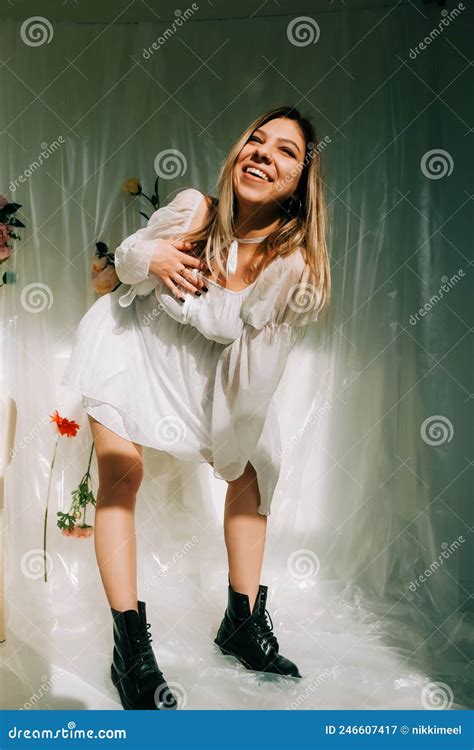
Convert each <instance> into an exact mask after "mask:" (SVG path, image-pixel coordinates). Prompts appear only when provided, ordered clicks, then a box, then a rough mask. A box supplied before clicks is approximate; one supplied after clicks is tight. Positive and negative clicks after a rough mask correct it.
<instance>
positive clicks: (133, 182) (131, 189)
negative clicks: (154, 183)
mask: <svg viewBox="0 0 474 750" xmlns="http://www.w3.org/2000/svg"><path fill="white" fill-rule="evenodd" d="M122 189H123V191H124V193H127V194H128V195H140V193H141V192H142V186H141V184H140V178H139V177H129V178H128V180H125V182H124V183H123V186H122Z"/></svg>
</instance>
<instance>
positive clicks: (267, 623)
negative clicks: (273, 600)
mask: <svg viewBox="0 0 474 750" xmlns="http://www.w3.org/2000/svg"><path fill="white" fill-rule="evenodd" d="M267 618H268V620H267ZM255 622H256V623H257V627H258V632H259V635H261V636H262V637H263V638H264V640H266V641H268V643H270V645H271V646H272V648H274V649H275V651H278V648H279V644H278V640H277V637H276V635H275V634H274V632H273V622H272V618H271V617H270V612H269V611H268V609H265V610H264V611H263V613H261V614H259V615H258V617H257V618H256V620H255Z"/></svg>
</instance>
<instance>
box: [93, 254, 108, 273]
mask: <svg viewBox="0 0 474 750" xmlns="http://www.w3.org/2000/svg"><path fill="white" fill-rule="evenodd" d="M106 265H107V258H106V257H105V256H102V258H94V260H93V261H92V265H91V271H92V275H93V276H94V274H98V273H100V272H101V271H103V270H104V268H105V266H106Z"/></svg>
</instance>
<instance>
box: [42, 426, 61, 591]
mask: <svg viewBox="0 0 474 750" xmlns="http://www.w3.org/2000/svg"><path fill="white" fill-rule="evenodd" d="M58 443H59V436H58V437H57V438H56V444H55V446H54V452H53V460H52V461H51V467H50V469H49V482H48V494H47V495H46V508H45V510H44V528H43V567H44V580H45V583H46V582H47V580H48V568H47V565H46V532H47V528H48V503H49V492H50V489H51V479H52V478H53V469H54V462H55V460H56V451H57V449H58Z"/></svg>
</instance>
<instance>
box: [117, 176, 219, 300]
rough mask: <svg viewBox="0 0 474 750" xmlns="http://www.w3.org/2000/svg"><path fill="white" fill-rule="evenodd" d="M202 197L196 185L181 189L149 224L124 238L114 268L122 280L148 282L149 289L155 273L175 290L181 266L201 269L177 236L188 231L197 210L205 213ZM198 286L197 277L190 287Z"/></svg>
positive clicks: (126, 281)
mask: <svg viewBox="0 0 474 750" xmlns="http://www.w3.org/2000/svg"><path fill="white" fill-rule="evenodd" d="M203 198H204V196H203V194H202V193H201V192H200V191H199V190H195V189H194V188H188V189H186V190H181V191H180V192H179V193H178V194H177V195H176V196H175V197H174V199H173V200H172V201H171V202H170V203H168V204H167V205H166V206H163V207H162V208H159V209H158V210H157V211H155V212H154V213H153V214H152V216H151V217H150V219H149V221H148V224H147V226H146V227H144V228H143V229H139V230H138V231H136V232H134V233H133V234H132V235H130V236H129V237H127V238H126V239H125V240H123V242H122V243H121V244H120V245H119V246H118V247H117V248H116V251H115V270H116V273H117V276H118V278H119V279H120V281H122V282H123V283H124V284H132V285H135V284H141V283H142V282H148V283H147V284H146V286H147V290H148V291H150V290H151V289H153V283H150V281H151V282H152V281H153V279H152V278H151V274H152V275H153V277H154V278H155V279H156V278H159V279H160V280H162V281H163V283H165V284H167V285H168V284H171V286H173V287H174V291H173V293H176V291H177V288H176V286H175V285H174V283H173V281H172V279H171V275H172V276H173V277H174V278H176V274H177V272H178V270H179V269H180V268H181V267H182V266H191V267H195V268H199V267H200V265H201V263H200V261H199V260H198V259H197V258H193V257H192V256H190V255H188V254H187V253H186V250H188V249H190V247H188V246H187V245H185V244H184V243H182V242H181V241H180V240H177V239H176V237H177V235H180V234H181V235H184V234H185V233H186V232H187V231H188V229H189V226H190V225H191V223H192V222H193V218H194V216H195V213H196V211H197V210H198V209H199V211H200V212H202V208H201V204H202V202H203ZM159 240H163V241H164V242H159ZM183 281H184V280H183ZM188 283H189V282H188ZM199 285H200V282H199V281H198V280H197V283H196V284H194V286H191V290H192V291H195V289H196V287H197V286H199ZM171 286H170V287H169V288H170V289H171ZM132 298H133V295H132Z"/></svg>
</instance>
